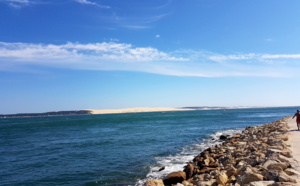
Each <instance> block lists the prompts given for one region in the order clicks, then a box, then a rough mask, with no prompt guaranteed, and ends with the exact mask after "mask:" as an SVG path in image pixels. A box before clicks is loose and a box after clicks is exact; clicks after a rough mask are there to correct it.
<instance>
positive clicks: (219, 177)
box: [216, 172, 228, 186]
mask: <svg viewBox="0 0 300 186" xmlns="http://www.w3.org/2000/svg"><path fill="white" fill-rule="evenodd" d="M216 181H217V183H218V184H221V185H223V186H224V185H225V184H226V183H227V181H228V177H227V175H226V174H225V173H224V172H221V173H220V174H218V175H217V176H216Z"/></svg>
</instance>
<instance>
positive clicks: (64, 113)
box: [0, 106, 289, 118]
mask: <svg viewBox="0 0 300 186" xmlns="http://www.w3.org/2000/svg"><path fill="white" fill-rule="evenodd" d="M287 107H289V106H287ZM247 108H268V107H181V108H169V107H159V108H150V107H137V108H125V109H102V110H95V109H83V110H73V111H57V112H44V113H18V114H0V118H24V117H47V116H71V115H94V114H125V113H141V112H170V111H193V110H220V109H224V110H226V109H247Z"/></svg>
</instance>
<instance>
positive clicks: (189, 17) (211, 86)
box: [0, 0, 300, 114]
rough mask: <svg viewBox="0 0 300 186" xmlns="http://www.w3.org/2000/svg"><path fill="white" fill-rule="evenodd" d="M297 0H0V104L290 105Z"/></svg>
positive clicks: (21, 107)
mask: <svg viewBox="0 0 300 186" xmlns="http://www.w3.org/2000/svg"><path fill="white" fill-rule="evenodd" d="M299 9H300V1H298V0H290V1H283V0H264V1H261V0H243V1H241V0H226V1H224V0H214V1H211V0H187V1H182V0H126V1H124V0H101V1H99V0H0V84H1V88H0V114H13V113H34V112H47V111H61V110H80V109H121V108H132V107H191V106H226V107H227V106H228V107H236V106H248V107H254V106H262V107H264V106H270V107H275V106H299V105H300V104H299V101H300V99H299V96H298V94H299V92H300V86H299V85H298V81H299V77H300V73H299V72H300V62H299V61H300V11H299Z"/></svg>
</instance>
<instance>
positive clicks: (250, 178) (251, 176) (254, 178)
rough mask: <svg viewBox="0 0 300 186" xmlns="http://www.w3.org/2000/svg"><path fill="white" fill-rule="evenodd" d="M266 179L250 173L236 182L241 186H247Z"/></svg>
mask: <svg viewBox="0 0 300 186" xmlns="http://www.w3.org/2000/svg"><path fill="white" fill-rule="evenodd" d="M263 179H264V177H263V176H262V175H260V174H255V173H248V174H244V175H242V176H241V177H239V178H238V179H237V180H236V182H237V183H238V184H240V185H245V184H248V183H250V182H253V181H262V180H263Z"/></svg>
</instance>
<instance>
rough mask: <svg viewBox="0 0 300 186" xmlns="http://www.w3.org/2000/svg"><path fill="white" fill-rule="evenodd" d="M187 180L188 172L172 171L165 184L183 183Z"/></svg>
mask: <svg viewBox="0 0 300 186" xmlns="http://www.w3.org/2000/svg"><path fill="white" fill-rule="evenodd" d="M184 180H186V173H185V172H183V171H179V172H172V173H170V174H169V175H168V176H167V177H166V178H165V179H164V180H163V182H164V184H165V185H172V184H176V183H181V182H183V181H184Z"/></svg>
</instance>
